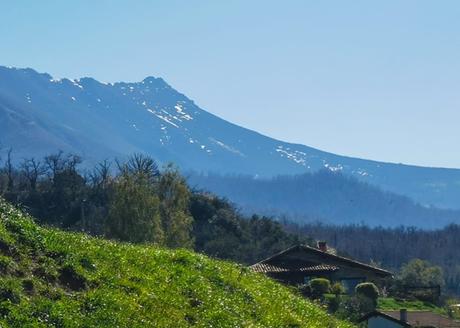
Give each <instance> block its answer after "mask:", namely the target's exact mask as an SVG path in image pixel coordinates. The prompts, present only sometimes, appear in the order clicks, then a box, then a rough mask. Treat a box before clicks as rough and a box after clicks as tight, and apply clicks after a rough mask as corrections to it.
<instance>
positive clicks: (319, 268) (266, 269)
mask: <svg viewBox="0 0 460 328" xmlns="http://www.w3.org/2000/svg"><path fill="white" fill-rule="evenodd" d="M249 268H250V269H251V270H253V271H254V272H263V273H270V272H305V273H314V272H324V271H328V272H333V271H336V270H338V269H339V268H338V267H336V266H333V265H327V264H318V265H313V266H307V267H301V268H283V267H280V266H275V265H272V264H267V263H261V262H260V263H256V264H254V265H251V266H250V267H249Z"/></svg>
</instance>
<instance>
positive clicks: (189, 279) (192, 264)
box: [0, 199, 351, 328]
mask: <svg viewBox="0 0 460 328" xmlns="http://www.w3.org/2000/svg"><path fill="white" fill-rule="evenodd" d="M0 254H1V255H0V271H1V274H0V325H1V326H2V327H50V326H51V327H54V326H55V327H189V326H196V327H310V328H314V327H318V328H319V327H320V328H326V327H350V326H351V325H349V324H348V323H344V322H340V321H337V320H335V319H333V318H332V317H331V316H330V315H328V314H327V313H325V312H324V311H323V310H322V309H320V308H319V307H317V306H316V305H314V304H312V303H310V302H308V301H306V300H304V299H302V298H300V297H298V296H296V295H294V294H293V293H292V292H291V291H290V290H288V289H287V288H285V287H283V286H280V285H278V284H276V283H274V282H272V281H271V280H269V279H267V278H265V277H263V276H260V275H258V274H254V273H251V272H249V271H248V270H247V269H244V268H242V267H240V266H237V265H235V264H231V263H228V262H222V261H216V260H212V259H209V258H207V257H205V256H203V255H199V254H196V253H193V252H189V251H185V250H175V251H171V250H166V249H160V248H156V247H153V246H134V245H128V244H120V243H115V242H110V241H106V240H100V239H95V238H91V237H88V236H86V235H83V234H75V233H67V232H62V231H59V230H56V229H49V228H42V227H39V226H37V225H36V224H35V223H33V221H32V220H31V219H30V218H28V217H27V216H25V215H23V214H22V213H21V212H19V211H17V210H16V209H14V208H13V207H11V206H10V205H8V204H5V203H4V202H3V201H2V200H1V199H0Z"/></svg>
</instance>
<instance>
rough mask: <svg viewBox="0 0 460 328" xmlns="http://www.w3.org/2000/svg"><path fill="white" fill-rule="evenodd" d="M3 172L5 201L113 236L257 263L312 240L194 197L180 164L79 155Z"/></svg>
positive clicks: (64, 224)
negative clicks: (86, 165)
mask: <svg viewBox="0 0 460 328" xmlns="http://www.w3.org/2000/svg"><path fill="white" fill-rule="evenodd" d="M13 163H14V159H13V158H12V156H11V152H9V153H8V154H7V156H6V157H5V158H4V166H3V167H2V168H0V196H1V195H3V197H4V198H5V199H6V200H8V201H9V202H11V203H13V204H15V205H18V206H21V207H23V208H26V209H27V211H28V212H29V213H31V214H32V215H33V216H34V217H35V218H37V219H38V220H39V222H40V223H44V224H47V225H53V226H56V227H59V228H63V229H67V230H73V231H84V232H86V233H89V234H92V235H96V236H103V237H106V238H110V239H116V240H120V241H127V242H134V243H145V242H149V243H155V244H157V245H161V246H166V247H172V248H176V247H183V248H189V249H194V250H197V251H199V252H204V253H206V254H208V255H211V256H215V257H219V258H221V259H229V260H234V261H237V262H240V263H246V264H252V263H255V262H256V261H258V260H260V259H262V258H265V257H268V256H270V255H272V254H273V253H276V252H279V251H281V250H283V249H285V248H287V247H290V246H292V245H294V244H298V243H300V242H304V243H306V242H309V240H308V238H298V237H297V236H296V235H295V234H289V233H287V232H285V231H284V230H283V229H282V227H281V225H280V224H279V223H276V222H274V221H272V220H270V219H269V218H266V217H260V216H252V217H244V216H243V215H241V214H240V213H239V212H238V211H237V210H236V209H235V208H234V206H233V205H232V204H230V203H229V202H228V201H226V200H224V199H221V198H219V197H216V196H214V195H212V194H209V193H201V192H194V191H193V190H191V189H190V188H189V187H188V185H187V183H186V182H185V179H184V177H183V176H181V175H180V174H179V173H178V171H177V170H176V169H175V168H174V167H172V166H167V167H164V168H162V169H159V168H158V166H157V164H156V162H155V161H154V160H153V159H151V158H150V157H146V156H143V155H138V154H137V155H133V156H132V157H131V158H129V159H128V160H127V161H126V162H116V163H111V162H108V161H104V162H101V163H100V164H99V165H97V166H96V167H95V168H94V169H93V170H91V171H84V170H82V169H81V167H80V164H81V159H80V158H79V157H78V156H74V155H66V154H63V153H56V154H52V155H49V156H47V157H45V158H43V159H34V158H29V159H24V160H23V161H22V162H20V164H19V165H13Z"/></svg>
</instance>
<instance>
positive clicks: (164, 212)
mask: <svg viewBox="0 0 460 328" xmlns="http://www.w3.org/2000/svg"><path fill="white" fill-rule="evenodd" d="M158 195H159V199H160V213H161V221H162V225H163V230H164V233H165V244H166V245H167V246H169V247H187V248H192V247H193V238H192V236H191V232H192V224H193V217H192V216H191V215H190V213H189V202H190V190H189V188H188V186H187V183H186V181H185V179H184V178H183V177H182V176H181V175H180V174H179V172H178V171H177V169H175V168H174V167H173V166H172V165H168V166H167V167H166V169H165V170H164V172H162V174H161V177H160V179H159V183H158Z"/></svg>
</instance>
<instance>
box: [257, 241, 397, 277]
mask: <svg viewBox="0 0 460 328" xmlns="http://www.w3.org/2000/svg"><path fill="white" fill-rule="evenodd" d="M297 250H302V251H305V252H312V253H315V254H318V255H321V256H323V257H324V258H325V259H329V260H332V261H334V262H336V263H337V266H332V265H327V267H328V268H326V267H325V266H326V265H325V264H318V265H314V266H307V267H305V270H307V269H308V270H310V269H311V268H313V267H317V266H319V267H324V268H325V269H326V271H328V270H331V268H332V267H334V268H335V269H334V271H335V270H338V269H339V267H340V266H341V264H347V265H350V266H355V267H359V268H363V269H367V270H371V271H373V272H375V273H376V274H379V275H381V276H392V273H391V272H389V271H387V270H384V269H381V268H377V267H375V266H372V265H369V264H365V263H362V262H359V261H356V260H353V259H349V258H346V257H343V256H339V255H335V254H330V253H327V252H323V251H321V250H319V249H317V248H313V247H310V246H307V245H297V246H293V247H291V248H288V249H286V250H284V251H282V252H280V253H278V254H275V255H273V256H271V257H269V258H267V259H265V260H263V261H260V262H259V263H256V264H253V265H252V266H251V267H250V268H252V269H253V270H254V271H256V270H258V271H257V272H283V270H284V271H297V270H298V269H293V268H282V267H279V266H273V265H271V264H269V263H272V262H273V261H274V260H276V259H278V258H280V257H282V256H283V255H285V254H287V253H290V252H293V251H297ZM264 265H267V266H268V267H267V269H269V270H271V269H273V271H268V270H267V271H264V269H263V268H264ZM272 266H273V268H270V267H272ZM259 270H260V271H259ZM317 271H322V270H317ZM305 272H307V271H305ZM310 272H314V271H310Z"/></svg>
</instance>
